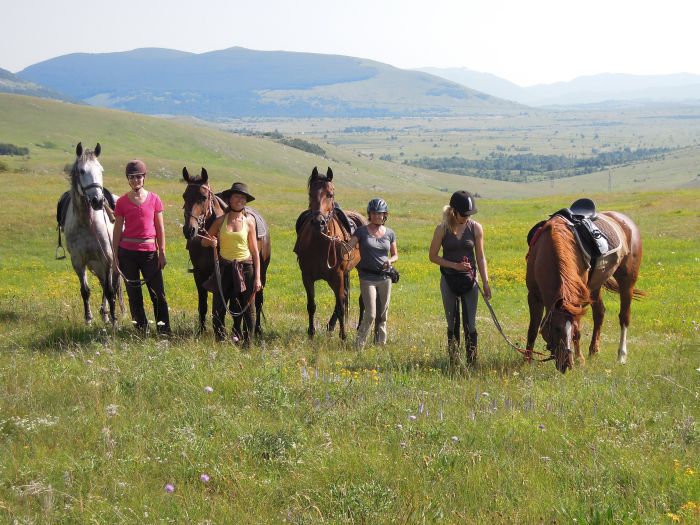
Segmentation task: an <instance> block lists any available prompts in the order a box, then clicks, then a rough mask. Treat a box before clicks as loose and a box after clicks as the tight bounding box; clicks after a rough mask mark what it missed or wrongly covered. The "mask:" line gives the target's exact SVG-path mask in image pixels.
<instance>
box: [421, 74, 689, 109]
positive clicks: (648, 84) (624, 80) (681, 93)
mask: <svg viewBox="0 0 700 525" xmlns="http://www.w3.org/2000/svg"><path fill="white" fill-rule="evenodd" d="M417 71H422V72H426V73H430V74H432V75H436V76H439V77H442V78H445V79H447V80H451V81H453V82H457V83H458V84H461V85H463V86H465V87H469V88H471V89H476V90H478V91H482V92H484V93H489V94H490V95H493V96H495V97H501V98H504V99H507V100H514V101H517V102H519V103H521V104H527V105H531V106H581V105H588V104H602V103H606V106H607V107H616V106H619V107H629V106H631V105H637V106H639V105H647V104H658V103H693V104H696V105H698V104H700V75H692V74H689V73H677V74H673V75H626V74H612V73H604V74H600V75H590V76H583V77H578V78H575V79H573V80H571V81H569V82H555V83H553V84H538V85H535V86H528V87H522V86H519V85H517V84H514V83H512V82H510V81H508V80H505V79H503V78H500V77H497V76H495V75H491V74H489V73H480V72H477V71H472V70H470V69H467V68H430V67H426V68H420V69H418V70H417ZM613 102H616V103H617V104H614V103H613Z"/></svg>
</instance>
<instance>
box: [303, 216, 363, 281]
mask: <svg viewBox="0 0 700 525" xmlns="http://www.w3.org/2000/svg"><path fill="white" fill-rule="evenodd" d="M315 213H316V214H319V215H321V221H320V222H321V235H322V236H323V237H325V238H326V239H328V241H329V243H328V253H327V254H326V267H327V268H328V269H329V270H330V269H332V268H335V267H336V266H338V263H339V261H338V251H337V249H336V247H337V246H338V245H340V248H341V250H342V253H341V255H340V259H341V260H342V261H345V262H348V261H350V260H351V259H352V248H350V244H349V243H347V242H346V241H345V240H344V239H342V238H340V237H338V236H337V235H328V233H326V232H327V231H328V224H329V223H330V222H332V221H335V222H336V224H338V226H339V227H340V230H341V231H342V232H343V233H345V234H347V236H348V237H350V234H349V232H347V231H346V230H345V228H344V227H343V224H342V223H341V222H340V221H339V220H338V219H337V218H336V217H335V213H334V210H333V209H331V211H330V212H329V213H328V215H326V216H324V215H323V214H321V213H320V212H315ZM313 216H314V213H313V212H312V214H311V215H310V216H309V217H310V218H311V217H313ZM309 222H310V221H309ZM331 257H332V260H333V264H331Z"/></svg>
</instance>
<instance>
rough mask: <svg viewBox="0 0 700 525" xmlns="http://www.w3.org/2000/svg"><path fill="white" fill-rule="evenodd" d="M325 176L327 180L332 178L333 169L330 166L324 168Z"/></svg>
mask: <svg viewBox="0 0 700 525" xmlns="http://www.w3.org/2000/svg"><path fill="white" fill-rule="evenodd" d="M326 178H327V179H328V181H329V182H330V181H332V180H333V170H332V169H331V167H330V166H328V169H327V170H326Z"/></svg>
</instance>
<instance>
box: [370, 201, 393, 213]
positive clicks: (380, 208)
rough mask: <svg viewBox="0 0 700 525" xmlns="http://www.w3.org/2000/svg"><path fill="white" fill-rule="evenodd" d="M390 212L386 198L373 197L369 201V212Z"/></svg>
mask: <svg viewBox="0 0 700 525" xmlns="http://www.w3.org/2000/svg"><path fill="white" fill-rule="evenodd" d="M370 212H375V213H389V206H388V204H387V203H386V201H385V200H384V199H379V198H377V199H372V200H371V201H369V202H368V203H367V213H370Z"/></svg>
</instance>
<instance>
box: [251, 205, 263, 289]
mask: <svg viewBox="0 0 700 525" xmlns="http://www.w3.org/2000/svg"><path fill="white" fill-rule="evenodd" d="M248 251H250V255H251V257H252V258H253V268H255V291H256V292H258V291H260V290H261V289H262V282H261V281H260V252H259V251H258V232H257V230H256V228H255V219H254V218H253V217H248Z"/></svg>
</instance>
